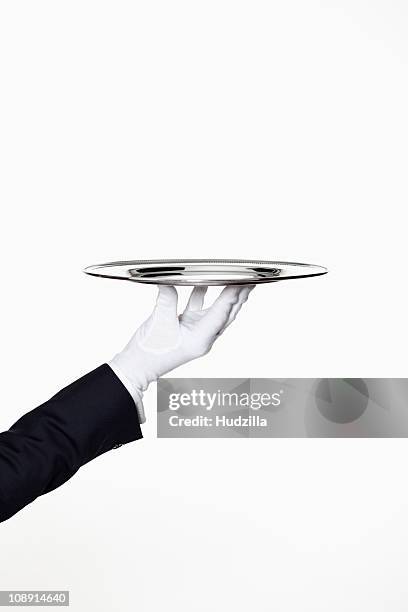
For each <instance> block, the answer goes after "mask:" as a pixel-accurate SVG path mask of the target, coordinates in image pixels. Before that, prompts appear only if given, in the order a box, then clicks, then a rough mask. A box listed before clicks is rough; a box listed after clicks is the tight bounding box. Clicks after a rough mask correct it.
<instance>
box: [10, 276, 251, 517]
mask: <svg viewBox="0 0 408 612" xmlns="http://www.w3.org/2000/svg"><path fill="white" fill-rule="evenodd" d="M252 288H253V287H252V286H250V285H248V286H230V287H226V288H225V289H224V290H223V291H222V293H221V294H220V295H219V296H218V298H217V299H216V300H215V302H214V304H213V305H212V306H211V307H210V308H206V309H204V308H203V303H204V296H205V292H206V287H196V288H195V289H194V290H193V291H192V293H191V296H190V299H189V301H188V304H187V306H186V308H185V310H184V312H183V313H182V314H181V315H178V314H177V291H176V289H175V288H174V287H170V286H166V285H164V286H161V287H160V288H159V295H158V298H157V303H156V306H155V308H154V310H153V312H152V314H151V316H150V317H149V318H148V319H147V321H145V322H144V323H143V324H142V325H141V326H140V327H139V329H138V330H137V331H136V333H135V334H134V335H133V337H132V338H131V340H130V342H129V343H128V344H127V346H126V347H125V348H124V350H123V351H121V352H120V353H118V354H117V355H116V356H115V357H114V358H113V359H112V361H110V362H109V364H105V365H102V366H100V367H99V368H97V369H96V370H94V371H93V372H90V373H89V374H87V375H86V376H84V377H83V378H80V379H79V380H77V381H76V382H74V383H72V384H71V385H69V386H68V387H66V388H65V389H63V390H62V391H60V392H59V393H57V395H55V396H54V397H53V398H51V399H50V400H49V401H48V402H46V403H45V404H42V405H41V406H39V407H38V408H35V409H34V410H32V411H31V412H29V413H27V414H26V415H24V416H23V417H21V418H20V419H19V420H18V421H17V422H16V423H15V424H14V425H13V426H12V427H11V428H10V429H9V431H6V432H4V433H2V434H0V522H1V521H4V520H6V519H8V518H10V517H11V516H13V515H14V514H15V513H16V512H18V511H19V510H21V508H23V507H24V506H26V505H27V504H29V503H30V502H32V501H33V500H34V499H35V498H36V497H38V496H40V495H43V494H44V493H48V492H49V491H52V490H53V489H56V488H57V487H59V486H60V485H62V484H63V483H64V482H66V481H67V480H68V479H69V478H71V476H73V475H74V474H75V472H77V471H78V470H79V468H80V467H81V466H82V465H84V464H85V463H87V462H88V461H91V460H92V459H95V457H98V456H99V455H101V454H102V453H105V452H106V451H108V450H111V449H112V448H115V446H118V445H121V444H126V443H127V442H131V441H132V440H137V439H138V438H141V437H142V432H141V430H140V423H143V422H144V421H145V416H144V409H143V401H142V398H143V392H144V391H145V390H146V389H147V387H148V385H149V384H150V383H151V382H152V381H154V380H157V378H159V376H162V375H163V374H165V373H167V372H170V371H171V370H173V369H174V368H177V367H178V366H180V365H182V364H183V363H186V362H187V361H190V360H192V359H196V358H198V357H201V356H202V355H204V354H205V353H207V352H208V351H209V350H210V349H211V347H212V345H213V343H214V342H215V340H216V339H217V338H219V337H220V335H221V334H222V333H223V332H224V331H225V329H226V328H227V327H228V326H229V325H230V324H231V323H232V321H234V319H235V317H236V316H237V313H238V312H239V310H240V309H241V307H242V305H243V303H244V302H245V301H246V300H247V298H248V295H249V293H250V291H251V289H252Z"/></svg>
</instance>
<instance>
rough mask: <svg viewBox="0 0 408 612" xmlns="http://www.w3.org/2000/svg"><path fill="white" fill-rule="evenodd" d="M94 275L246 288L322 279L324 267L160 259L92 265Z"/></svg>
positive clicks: (277, 262)
mask: <svg viewBox="0 0 408 612" xmlns="http://www.w3.org/2000/svg"><path fill="white" fill-rule="evenodd" d="M84 272H85V273H86V274H90V275H91V276H101V277H104V278H116V279H119V280H128V281H134V282H137V283H148V284H154V285H190V286H192V285H244V284H245V285H246V284H261V283H273V282H276V281H280V280H288V279H291V278H302V277H309V276H320V275H322V274H326V273H327V269H326V268H323V267H322V266H315V265H311V264H304V263H293V262H287V261H252V260H245V259H157V260H154V259H152V260H134V261H114V262H110V263H105V264H99V265H94V266H89V267H87V268H85V270H84Z"/></svg>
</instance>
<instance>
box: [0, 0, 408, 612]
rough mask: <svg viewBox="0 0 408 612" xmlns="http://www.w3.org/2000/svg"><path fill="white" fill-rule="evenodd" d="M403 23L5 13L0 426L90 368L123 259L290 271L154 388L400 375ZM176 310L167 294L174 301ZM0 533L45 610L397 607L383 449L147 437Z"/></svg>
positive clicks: (324, 9) (406, 132)
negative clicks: (65, 603) (51, 595)
mask: <svg viewBox="0 0 408 612" xmlns="http://www.w3.org/2000/svg"><path fill="white" fill-rule="evenodd" d="M407 27H408V15H407V6H406V4H405V3H404V2H397V1H392V0H391V1H390V0H388V1H385V0H377V1H376V0H371V1H370V2H368V0H367V1H362V0H341V1H340V0H339V1H336V2H333V1H327V2H323V1H321V2H316V1H311V2H302V1H298V2H296V1H293V0H285V1H283V0H282V1H280V2H272V1H268V2H267V1H265V2H261V1H259V0H251V1H245V2H243V1H238V0H235V1H231V0H229V1H228V0H216V1H212V0H207V1H206V2H197V1H196V0H189V1H184V2H180V1H171V2H169V1H167V2H163V1H162V2H158V1H155V0H148V1H147V0H146V1H137V0H136V1H135V0H134V1H132V2H130V1H129V2H125V1H121V0H116V1H115V2H114V1H101V0H99V1H98V2H97V1H91V0H80V1H77V0H71V1H70V2H62V1H58V0H57V1H56V0H52V1H49V2H45V1H42V0H37V1H36V2H32V1H27V2H23V1H19V0H3V2H2V3H1V10H0V61H1V69H0V70H1V71H0V84H1V95H0V121H1V124H0V169H1V184H0V194H1V206H2V217H1V242H0V249H1V275H2V300H1V305H2V317H1V358H2V364H1V373H2V402H1V405H2V409H1V414H0V426H1V428H3V429H6V428H8V427H9V426H10V425H11V424H12V423H13V422H14V421H15V420H16V419H17V418H18V416H20V415H21V414H22V413H24V412H25V411H27V410H30V409H31V408H33V407H34V406H36V405H38V404H39V403H41V402H43V401H45V400H46V399H47V398H48V397H50V396H51V395H52V394H54V393H55V392H56V391H57V390H58V389H60V388H61V387H63V386H64V385H66V384H68V383H69V382H71V381H72V380H74V379H75V378H77V377H79V376H81V375H82V374H84V373H85V372H87V371H89V370H91V369H93V368H94V367H96V366H98V365H99V364H100V363H102V362H104V361H105V360H107V359H109V358H110V357H111V356H112V355H113V354H114V353H115V352H117V351H118V350H119V349H120V348H121V347H122V346H123V345H124V344H125V342H126V341H127V340H128V338H129V336H130V335H131V333H132V332H133V331H134V329H135V328H136V327H137V326H138V325H139V324H140V323H141V322H142V321H143V320H144V318H146V316H147V315H148V314H149V313H150V310H151V308H152V306H153V303H154V299H155V293H156V291H155V288H153V287H146V286H138V285H132V284H131V283H120V282H117V281H109V280H100V279H94V278H90V277H86V276H85V275H83V274H82V272H81V270H82V268H83V267H85V266H86V265H90V264H93V263H100V262H103V261H109V260H117V259H127V258H130V259H132V258H141V259H149V258H161V257H164V258H170V257H181V258H183V257H189V258H191V257H226V258H230V257H236V258H266V259H281V260H285V259H287V260H294V261H306V262H311V263H317V264H322V265H326V266H328V267H329V269H330V274H329V275H328V276H326V277H321V278H317V279H311V280H300V281H290V282H287V283H280V284H275V285H268V286H263V287H260V288H258V289H257V290H255V291H254V292H253V293H252V294H251V296H250V300H249V301H248V303H247V304H246V306H245V308H244V309H243V311H242V312H241V315H240V317H239V318H238V319H237V321H236V323H235V324H234V325H233V326H232V327H231V328H230V329H229V330H228V332H227V333H226V334H225V335H224V336H223V337H222V340H220V342H219V343H218V344H216V345H215V347H214V349H213V350H212V352H211V353H210V354H209V355H207V356H206V357H205V358H203V359H201V360H199V361H195V362H192V363H190V364H189V365H186V366H184V367H183V368H180V369H178V370H177V371H176V372H175V373H174V375H175V376H194V377H206V376H219V377H223V376H225V377H228V376H235V377H241V376H243V377H247V376H253V377H297V376H305V377H308V376H313V377H315V376H318V377H324V376H339V377H345V376H356V377H367V376H383V377H386V376H393V377H397V376H406V375H407V366H406V351H405V346H406V337H407V333H408V326H407V324H406V308H407V305H406V235H407V229H406V227H407V226H406V216H405V209H406V204H407V195H408V186H407V161H408V160H407V157H408V155H407V142H408V119H407V117H408V114H407V108H408V81H407V63H408V61H407V60H408V46H407V35H406V34H407ZM183 298H185V295H184V293H183ZM145 407H146V412H147V418H148V422H147V424H146V425H145V426H144V428H143V431H144V435H145V439H144V440H143V441H140V442H137V443H135V444H130V445H127V446H125V447H122V448H121V449H120V450H117V451H114V452H111V453H108V454H106V455H104V456H103V457H100V458H99V459H97V460H95V461H94V462H93V463H91V464H89V465H87V466H86V467H84V468H83V469H82V470H81V471H80V472H79V473H78V474H77V475H76V476H75V477H74V478H73V479H72V480H71V481H69V482H68V483H67V484H66V485H64V486H63V487H61V488H60V489H58V490H57V491H55V492H54V493H51V494H49V495H47V496H44V497H42V498H40V499H38V500H37V501H36V502H34V503H33V504H32V505H31V506H29V507H27V508H26V509H24V510H23V511H21V512H20V513H19V514H17V515H16V516H15V517H14V518H12V519H11V520H9V521H8V522H6V523H4V524H2V525H1V526H0V533H1V561H0V588H1V589H70V590H71V601H72V604H71V609H72V610H75V611H81V612H82V611H83V612H85V611H86V612H87V611H89V610H98V611H99V612H105V611H111V610H112V611H117V610H120V611H121V612H125V611H126V612H127V611H133V610H143V611H144V612H152V611H157V610H177V611H183V612H184V611H186V612H187V611H189V612H190V611H193V610H194V611H200V612H201V611H203V612H204V611H205V612H207V611H208V610H214V611H217V612H218V611H222V612H224V611H225V610H234V611H241V610H242V611H247V610H249V609H254V610H259V611H265V612H266V611H268V612H269V611H270V610H279V612H295V611H296V612H297V611H302V612H303V611H307V612H309V611H310V612H320V611H321V612H323V611H324V612H326V611H327V610H331V611H332V612H340V611H341V612H343V611H344V610H348V611H357V610H358V611H359V612H360V611H361V610H367V611H370V612H380V611H381V612H383V611H384V610H387V611H388V610H392V611H393V612H395V611H400V610H401V611H403V610H404V611H405V610H406V609H407V604H408V585H407V582H406V560H407V554H408V537H407V536H408V530H407V520H408V513H407V505H408V486H407V476H406V474H407V463H408V446H407V442H406V441H405V440H399V441H397V440H364V441H363V440H327V439H326V440H310V439H309V440H157V439H155V423H154V421H155V388H154V385H152V387H151V388H150V389H149V391H148V393H147V394H146V396H145Z"/></svg>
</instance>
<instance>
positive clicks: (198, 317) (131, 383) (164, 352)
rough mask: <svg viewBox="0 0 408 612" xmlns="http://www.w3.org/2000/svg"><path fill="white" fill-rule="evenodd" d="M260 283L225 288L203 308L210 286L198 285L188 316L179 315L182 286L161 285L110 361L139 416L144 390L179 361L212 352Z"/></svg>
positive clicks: (141, 411) (140, 415) (191, 297)
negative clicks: (152, 305)
mask: <svg viewBox="0 0 408 612" xmlns="http://www.w3.org/2000/svg"><path fill="white" fill-rule="evenodd" d="M253 288H254V285H229V286H228V287H225V288H224V289H223V290H222V292H221V293H220V295H219V296H218V297H217V299H216V300H215V302H214V304H213V305H212V306H211V307H210V308H206V309H204V310H203V309H202V307H203V303H204V297H205V293H206V291H207V287H202V286H201V287H194V289H193V290H192V292H191V295H190V299H189V301H188V304H187V306H186V308H185V310H184V312H183V314H182V315H180V316H178V315H177V298H178V295H177V291H176V289H175V287H173V286H170V285H160V286H159V294H158V296H157V302H156V306H155V308H154V310H153V312H152V314H151V315H150V317H149V318H148V319H147V320H146V321H145V322H144V323H143V324H142V325H141V326H140V327H139V329H138V330H137V331H136V333H135V334H134V335H133V337H132V338H131V340H130V342H129V344H127V346H126V347H125V348H124V349H123V351H122V352H121V353H118V354H117V355H115V357H114V358H113V359H112V361H110V362H109V363H108V365H109V366H110V367H111V368H112V370H113V371H114V372H115V374H116V375H117V377H118V378H119V379H120V380H121V381H122V383H123V384H124V385H125V387H126V389H127V390H128V391H129V393H130V394H131V396H132V397H133V399H134V401H135V404H136V407H137V409H138V414H139V420H140V422H141V423H144V422H145V420H146V418H145V415H144V409H143V402H142V397H143V392H144V391H145V390H146V389H147V387H148V385H149V384H150V383H151V382H152V381H154V380H157V379H158V378H159V377H160V376H162V375H163V374H166V372H170V370H173V369H174V368H177V367H178V366H179V365H181V364H183V363H186V362H187V361H191V360H192V359H197V357H201V356H202V355H205V354H206V353H208V351H209V350H210V348H211V347H212V345H213V344H214V341H215V340H216V339H217V338H218V336H220V335H221V334H222V333H223V331H224V330H225V329H226V328H227V327H228V325H230V323H232V321H233V320H234V319H235V317H236V316H237V314H238V312H239V310H240V309H241V306H242V304H243V303H244V302H246V300H247V299H248V295H249V293H250V291H251V290H252V289H253Z"/></svg>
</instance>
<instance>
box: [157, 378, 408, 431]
mask: <svg viewBox="0 0 408 612" xmlns="http://www.w3.org/2000/svg"><path fill="white" fill-rule="evenodd" d="M407 400H408V379H403V378H381V379H379V378H364V379H363V378H281V379H276V378H275V379H274V378H212V379H211V378H201V379H188V378H161V379H159V381H158V385H157V435H158V437H159V438H273V437H275V438H276V437H280V438H282V437H290V438H293V437H360V438H361V437H408V409H407V407H406V406H407V405H408V402H407Z"/></svg>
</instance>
